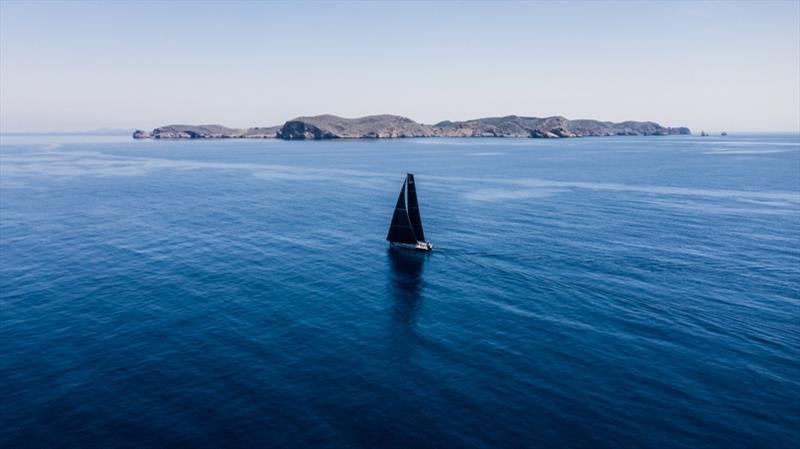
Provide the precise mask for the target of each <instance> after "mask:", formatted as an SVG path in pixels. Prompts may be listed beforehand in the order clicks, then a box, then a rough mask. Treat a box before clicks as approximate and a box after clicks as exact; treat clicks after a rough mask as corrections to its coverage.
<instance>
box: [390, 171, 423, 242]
mask: <svg viewBox="0 0 800 449" xmlns="http://www.w3.org/2000/svg"><path fill="white" fill-rule="evenodd" d="M407 181H408V180H406V182H407ZM406 182H403V188H402V189H400V196H399V197H397V205H396V206H395V207H394V215H392V224H391V225H389V233H388V234H387V235H386V240H388V241H390V242H396V243H412V244H413V243H417V236H416V235H415V234H414V229H413V228H412V227H411V220H410V219H409V218H408V210H407V209H406ZM415 198H416V196H415Z"/></svg>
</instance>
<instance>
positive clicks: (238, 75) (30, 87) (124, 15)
mask: <svg viewBox="0 0 800 449" xmlns="http://www.w3.org/2000/svg"><path fill="white" fill-rule="evenodd" d="M320 113H332V114H337V115H342V116H348V117H354V116H362V115H367V114H377V113H394V114H400V115H405V116H408V117H411V118H413V119H415V120H418V121H421V122H425V123H434V122H437V121H440V120H444V119H451V120H454V119H469V118H475V117H482V116H495V115H507V114H518V115H533V116H547V115H563V116H566V117H568V118H596V119H602V120H614V121H620V120H628V119H630V120H654V121H657V122H660V123H661V124H663V125H667V126H680V125H686V126H689V127H691V128H692V129H693V130H694V131H696V132H699V131H700V130H701V129H705V130H715V131H719V130H728V131H798V130H800V2H798V1H778V2H752V3H748V2H730V3H726V2H661V3H656V2H641V3H636V2H617V3H600V2H575V3H556V2H551V3H521V2H509V3H497V2H491V3H490V2H485V3H483V2H468V3H456V2H443V3H423V2H419V3H388V2H382V3H377V2H376V3H367V2H349V3H334V2H324V3H323V2H318V3H313V2H311V3H297V2H293V3H258V2H242V3H230V2H226V3H214V2H199V3H190V2H178V3H160V2H110V3H77V2H40V3H36V2H15V1H6V0H2V1H1V2H0V131H3V132H13V131H54V130H82V129H96V128H103V127H110V128H146V129H149V128H153V127H156V126H160V125H164V124H168V123H220V124H224V125H228V126H237V127H245V126H255V125H273V124H280V123H282V122H283V121H284V120H287V119H290V118H292V117H295V116H298V115H312V114H320Z"/></svg>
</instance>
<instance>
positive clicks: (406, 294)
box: [387, 248, 427, 326]
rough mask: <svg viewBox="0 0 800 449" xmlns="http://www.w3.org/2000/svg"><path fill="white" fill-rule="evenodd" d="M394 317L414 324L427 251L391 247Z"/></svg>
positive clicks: (410, 324) (411, 324)
mask: <svg viewBox="0 0 800 449" xmlns="http://www.w3.org/2000/svg"><path fill="white" fill-rule="evenodd" d="M387 253H388V256H389V265H390V267H391V273H390V277H391V284H392V285H391V289H392V294H393V299H394V304H393V310H394V319H395V321H399V322H401V323H405V324H407V325H409V326H413V325H414V322H415V320H416V315H417V310H418V309H419V298H420V295H421V293H422V287H423V279H422V271H423V268H424V264H425V258H426V257H427V253H422V252H419V251H413V250H405V249H397V248H389V251H388V252H387Z"/></svg>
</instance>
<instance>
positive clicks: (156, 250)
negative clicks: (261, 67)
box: [0, 135, 800, 449]
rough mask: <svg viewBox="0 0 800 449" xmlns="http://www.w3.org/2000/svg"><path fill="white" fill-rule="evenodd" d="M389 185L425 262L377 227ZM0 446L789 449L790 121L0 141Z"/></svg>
mask: <svg viewBox="0 0 800 449" xmlns="http://www.w3.org/2000/svg"><path fill="white" fill-rule="evenodd" d="M406 172H412V173H414V174H415V175H416V179H417V189H418V193H419V199H420V202H421V210H422V218H423V223H424V225H425V231H426V234H427V235H428V238H429V239H430V240H431V241H432V242H433V244H434V251H433V252H432V253H430V254H414V253H408V252H403V251H401V252H393V251H389V250H388V248H387V244H386V242H385V241H384V237H385V235H386V231H387V227H388V224H389V221H390V218H391V214H392V210H393V207H394V203H395V201H396V199H397V194H398V192H399V190H400V187H401V185H402V182H403V178H404V175H405V174H406ZM0 409H1V410H0V447H3V448H24V447H76V448H78V447H103V448H115V447H130V448H148V447H196V448H218V447H253V448H254V447H297V448H309V447H333V448H340V447H341V448H346V447H347V448H380V447H396V448H461V447H464V448H473V447H474V448H478V447H482V448H495V447H496V448H506V447H509V448H510V447H545V448H548V447H553V448H573V447H582V448H606V447H608V448H611V447H630V448H703V447H709V448H710V447H719V448H726V449H731V448H797V447H800V136H798V135H740V136H736V135H732V136H729V137H726V138H723V137H707V138H700V137H691V136H675V137H644V138H640V137H622V138H585V139H569V140H554V141H550V140H531V139H519V140H517V139H488V138H487V139H444V140H438V139H427V140H426V139H422V140H414V139H410V140H393V141H383V140H380V141H364V142H348V141H334V142H283V141H278V140H275V141H272V140H270V141H261V140H260V141H240V140H236V141H230V140H224V141H191V142H189V141H186V142H159V141H133V140H131V139H129V138H128V137H127V136H124V137H119V138H115V137H108V136H105V137H102V136H101V137H96V136H95V137H81V136H69V137H59V136H2V138H1V141H0Z"/></svg>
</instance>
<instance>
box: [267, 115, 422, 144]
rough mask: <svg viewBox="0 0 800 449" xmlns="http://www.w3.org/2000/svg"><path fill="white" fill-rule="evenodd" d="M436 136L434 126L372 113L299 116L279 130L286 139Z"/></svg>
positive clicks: (280, 135) (395, 116)
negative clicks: (347, 115) (352, 116)
mask: <svg viewBox="0 0 800 449" xmlns="http://www.w3.org/2000/svg"><path fill="white" fill-rule="evenodd" d="M435 135H436V131H435V130H434V129H433V127H432V126H430V125H422V124H420V123H417V122H415V121H414V120H411V119H409V118H405V117H400V116H397V115H370V116H367V117H361V118H352V119H350V118H342V117H337V116H335V115H317V116H314V117H298V118H296V119H294V120H289V121H288V122H286V123H285V124H284V125H283V127H282V128H281V131H280V133H279V137H280V138H281V139H286V140H321V139H392V138H401V137H433V136H435Z"/></svg>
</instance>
